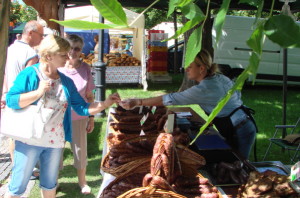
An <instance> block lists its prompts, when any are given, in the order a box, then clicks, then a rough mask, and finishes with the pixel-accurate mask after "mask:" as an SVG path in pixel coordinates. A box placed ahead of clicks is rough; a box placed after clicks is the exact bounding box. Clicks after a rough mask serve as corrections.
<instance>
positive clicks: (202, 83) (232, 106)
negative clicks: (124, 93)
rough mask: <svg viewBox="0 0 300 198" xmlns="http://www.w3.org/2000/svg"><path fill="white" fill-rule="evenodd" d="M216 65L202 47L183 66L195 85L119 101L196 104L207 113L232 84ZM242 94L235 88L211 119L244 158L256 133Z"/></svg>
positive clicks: (125, 105)
mask: <svg viewBox="0 0 300 198" xmlns="http://www.w3.org/2000/svg"><path fill="white" fill-rule="evenodd" d="M216 71H217V65H216V64H214V63H212V58H211V56H210V54H209V53H208V51H206V50H201V51H200V52H199V53H198V54H197V56H196V58H195V60H194V61H193V62H192V63H191V64H190V65H189V67H188V68H187V69H186V72H187V76H188V78H189V80H195V81H197V82H198V84H197V85H195V86H193V87H191V88H189V89H187V90H185V91H182V92H176V93H171V94H167V95H163V96H158V97H154V98H145V99H127V100H123V101H122V102H120V105H121V106H122V107H123V108H125V109H130V108H133V107H134V106H140V105H144V106H159V105H166V106H167V105H189V104H198V105H199V106H200V107H201V108H202V109H203V110H204V111H205V112H206V113H207V114H210V113H211V112H212V110H213V109H214V108H215V107H216V105H217V104H218V102H219V101H220V99H222V98H223V97H224V96H225V94H226V93H227V92H228V90H230V89H231V88H232V86H233V82H232V81H231V80H230V79H229V78H227V77H226V76H224V75H222V74H218V73H216ZM242 104H243V102H242V100H241V93H240V92H238V91H236V92H235V93H234V94H233V95H232V96H231V98H230V100H229V101H228V103H227V104H226V105H225V106H224V108H223V109H222V110H221V112H220V113H219V114H218V115H217V117H216V118H215V120H214V124H215V125H216V127H217V129H218V131H219V132H220V133H221V135H222V136H223V137H224V138H226V140H227V142H228V143H229V144H230V145H231V146H232V147H233V148H235V149H237V150H238V151H239V152H240V154H242V156H244V157H245V158H246V159H248V158H249V154H250V150H251V146H252V144H253V143H254V140H255V135H256V127H255V123H253V121H252V120H251V119H250V118H249V116H248V115H247V114H246V113H245V112H244V110H243V109H241V107H242Z"/></svg>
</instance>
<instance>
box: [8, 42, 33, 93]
mask: <svg viewBox="0 0 300 198" xmlns="http://www.w3.org/2000/svg"><path fill="white" fill-rule="evenodd" d="M34 57H38V55H37V53H36V51H35V50H34V49H33V48H32V47H30V46H29V45H28V44H27V43H24V42H23V41H20V40H16V41H15V42H14V43H13V44H11V45H10V46H9V47H8V49H7V59H6V66H5V75H6V78H7V87H8V89H10V87H11V86H12V84H13V82H14V81H15V79H16V77H17V75H18V74H19V73H20V72H21V71H22V70H23V69H25V66H26V64H27V63H28V61H29V60H30V59H32V58H34Z"/></svg>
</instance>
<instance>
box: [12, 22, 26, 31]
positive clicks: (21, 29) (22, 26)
mask: <svg viewBox="0 0 300 198" xmlns="http://www.w3.org/2000/svg"><path fill="white" fill-rule="evenodd" d="M25 25H26V22H24V23H21V24H20V25H19V26H17V27H15V28H14V29H13V30H11V31H10V32H9V33H14V34H22V32H23V29H24V27H25Z"/></svg>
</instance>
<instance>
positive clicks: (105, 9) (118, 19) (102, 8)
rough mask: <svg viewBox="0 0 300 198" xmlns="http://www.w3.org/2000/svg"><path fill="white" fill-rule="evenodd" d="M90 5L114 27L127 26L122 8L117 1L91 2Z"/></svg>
mask: <svg viewBox="0 0 300 198" xmlns="http://www.w3.org/2000/svg"><path fill="white" fill-rule="evenodd" d="M91 3H92V5H93V6H94V7H95V8H96V9H97V10H98V11H99V13H100V14H101V15H102V16H103V17H104V18H105V19H106V20H108V21H110V22H112V23H113V24H116V25H121V26H126V25H128V24H127V17H126V14H125V12H124V10H123V7H122V5H121V4H120V3H119V2H118V1H117V0H91Z"/></svg>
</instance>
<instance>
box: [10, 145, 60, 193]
mask: <svg viewBox="0 0 300 198" xmlns="http://www.w3.org/2000/svg"><path fill="white" fill-rule="evenodd" d="M15 144H16V146H15V151H14V162H13V167H12V175H11V181H10V183H9V185H8V191H9V194H10V195H12V196H20V195H22V194H23V193H24V192H25V190H26V187H27V184H28V182H29V180H30V176H31V174H32V170H33V168H34V167H35V165H36V163H37V161H39V162H40V176H39V178H40V187H41V188H42V189H43V190H53V189H55V188H56V184H57V177H58V167H59V162H60V157H61V153H62V152H61V151H62V149H63V148H48V147H39V146H32V145H28V144H25V143H23V142H20V141H15Z"/></svg>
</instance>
